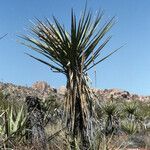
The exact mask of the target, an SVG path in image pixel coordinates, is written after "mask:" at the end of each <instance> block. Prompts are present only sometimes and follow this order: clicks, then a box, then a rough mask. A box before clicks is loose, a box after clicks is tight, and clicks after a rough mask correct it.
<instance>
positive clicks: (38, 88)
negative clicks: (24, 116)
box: [0, 81, 150, 102]
mask: <svg viewBox="0 0 150 150" xmlns="http://www.w3.org/2000/svg"><path fill="white" fill-rule="evenodd" d="M0 91H1V92H2V93H3V94H4V95H7V97H8V98H9V99H15V100H24V99H25V97H26V96H29V95H30V96H37V97H39V98H40V99H46V98H47V97H48V96H49V95H50V94H55V95H57V96H59V97H63V96H64V94H65V91H66V88H65V86H62V87H60V88H58V89H55V88H52V87H50V85H48V83H47V82H45V81H37V82H36V83H34V84H33V85H32V86H31V87H26V86H18V85H15V84H12V83H3V82H0ZM92 91H93V92H94V93H95V95H97V96H98V97H100V98H101V99H103V100H108V99H110V98H112V97H113V98H114V99H125V100H129V101H130V100H133V99H134V100H139V101H144V102H150V96H139V95H137V94H131V93H129V92H128V91H123V90H119V89H105V90H101V89H92Z"/></svg>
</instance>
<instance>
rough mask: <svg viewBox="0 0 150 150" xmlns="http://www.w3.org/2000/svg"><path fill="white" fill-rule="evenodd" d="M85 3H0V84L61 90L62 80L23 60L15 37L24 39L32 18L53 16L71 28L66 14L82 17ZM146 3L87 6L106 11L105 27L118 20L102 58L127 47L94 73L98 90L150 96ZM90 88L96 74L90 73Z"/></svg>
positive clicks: (126, 0)
mask: <svg viewBox="0 0 150 150" xmlns="http://www.w3.org/2000/svg"><path fill="white" fill-rule="evenodd" d="M84 5H85V0H76V1H74V0H26V1H24V0H13V1H10V0H1V2H0V35H3V34H5V33H8V35H7V36H6V37H5V38H4V39H2V40H0V68H1V69H0V81H3V82H11V83H15V84H18V85H28V86H30V85H32V83H34V82H35V81H38V80H44V81H47V82H48V83H49V84H50V85H51V86H52V87H59V86H62V85H65V81H66V80H65V77H63V76H62V75H60V74H55V73H52V72H51V70H50V69H49V68H48V67H47V66H44V65H43V64H41V63H39V62H36V61H35V60H32V59H31V58H29V57H28V56H26V55H25V54H24V52H30V53H32V51H31V50H29V49H28V48H26V47H24V46H22V45H21V44H19V43H18V42H17V40H18V37H17V35H18V34H27V29H26V28H27V27H28V26H29V25H30V20H33V19H34V17H37V18H39V19H44V17H47V18H49V19H50V20H51V16H52V15H55V16H56V17H57V18H58V19H59V20H60V22H61V23H63V24H64V25H65V26H67V27H69V23H70V10H71V8H72V7H73V8H74V10H75V12H76V14H77V15H80V12H81V11H82V10H83V8H84ZM149 6H150V1H149V0H144V1H142V0H132V1H131V0H88V7H89V8H91V9H92V10H93V12H96V11H97V10H98V9H103V10H104V11H105V17H104V21H105V20H108V19H110V18H111V17H113V16H116V21H117V23H116V24H115V26H114V27H113V28H112V30H111V31H110V32H109V33H108V35H113V38H112V40H111V41H110V43H109V44H108V46H107V47H106V48H105V49H104V54H107V53H109V52H110V51H112V50H115V49H116V48H118V47H120V46H121V45H123V44H125V43H126V45H125V46H124V47H123V48H122V49H121V50H120V51H118V52H117V53H116V54H114V55H113V56H112V57H110V58H109V59H107V60H106V61H105V62H103V63H101V64H99V65H98V66H97V67H96V70H97V84H96V88H102V89H109V88H119V89H124V90H127V91H130V92H132V93H137V94H141V95H150V59H149V57H150V42H149V40H150V17H149V14H150V9H149ZM89 74H90V77H91V79H92V80H93V86H95V83H94V71H93V70H92V71H91V72H90V73H89Z"/></svg>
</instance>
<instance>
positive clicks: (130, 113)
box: [122, 101, 139, 120]
mask: <svg viewBox="0 0 150 150" xmlns="http://www.w3.org/2000/svg"><path fill="white" fill-rule="evenodd" d="M138 110H139V106H138V103H137V102H135V101H131V102H125V103H124V105H123V109H122V111H123V114H124V115H125V116H126V117H127V118H128V119H129V120H135V119H136V117H138V116H137V115H138Z"/></svg>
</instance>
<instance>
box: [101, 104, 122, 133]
mask: <svg viewBox="0 0 150 150" xmlns="http://www.w3.org/2000/svg"><path fill="white" fill-rule="evenodd" d="M102 111H103V117H104V119H105V120H104V121H105V133H106V135H108V134H112V133H113V134H114V133H115V132H116V131H115V130H119V109H118V107H117V104H116V103H115V102H112V101H109V102H106V103H104V105H103V106H102Z"/></svg>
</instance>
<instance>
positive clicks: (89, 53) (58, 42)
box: [21, 9, 117, 143]
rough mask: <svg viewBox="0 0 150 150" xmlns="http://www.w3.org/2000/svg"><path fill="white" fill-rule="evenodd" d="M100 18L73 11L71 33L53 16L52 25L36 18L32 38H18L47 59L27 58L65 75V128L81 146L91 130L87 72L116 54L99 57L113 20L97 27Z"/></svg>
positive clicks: (90, 104) (88, 13)
mask: <svg viewBox="0 0 150 150" xmlns="http://www.w3.org/2000/svg"><path fill="white" fill-rule="evenodd" d="M102 16H103V13H101V12H99V13H97V14H96V16H93V14H92V12H91V11H87V9H85V10H84V12H83V13H82V15H81V17H80V18H79V19H77V17H76V15H75V13H74V11H73V10H72V11H71V27H70V31H67V30H66V28H65V27H64V26H63V25H61V24H60V23H59V21H58V20H57V19H56V18H55V17H53V21H54V23H52V22H50V21H49V20H48V19H46V20H45V22H44V21H40V20H38V19H37V20H36V22H35V23H34V24H33V26H32V27H31V33H32V36H30V35H29V36H28V35H27V36H21V37H22V38H23V39H24V40H25V41H27V42H23V44H24V45H26V46H28V47H29V48H31V49H32V50H34V51H36V52H38V53H39V54H41V55H43V56H45V58H46V59H47V60H44V59H41V58H37V57H36V56H33V55H31V54H28V55H29V56H30V57H32V58H34V59H36V60H37V61H40V62H42V63H44V64H46V65H48V66H49V67H50V69H51V70H52V71H54V72H58V73H62V74H64V75H65V76H66V78H67V84H66V88H67V94H66V104H65V106H66V107H65V114H66V125H67V127H68V129H69V131H70V133H71V135H72V136H73V138H74V139H75V138H80V139H81V141H83V143H88V142H87V141H89V138H91V136H92V131H93V130H92V126H91V124H92V97H91V95H90V89H89V86H88V84H87V71H89V70H90V69H92V68H93V67H94V66H96V65H97V64H99V63H100V62H102V61H104V60H105V59H106V58H108V57H109V56H110V55H112V54H113V53H114V52H116V51H117V50H115V51H113V52H111V53H110V54H108V55H107V56H105V57H102V58H99V56H100V54H101V51H102V49H103V48H104V47H105V45H106V44H107V43H108V42H109V40H110V39H111V36H109V37H108V38H106V39H103V38H104V36H105V34H106V33H107V32H108V31H109V30H110V29H111V27H112V26H113V24H114V18H112V19H110V20H109V21H108V22H106V23H105V24H104V25H103V26H102V27H100V26H99V25H100V23H101V19H102ZM96 60H97V61H96ZM84 141H86V142H84Z"/></svg>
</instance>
